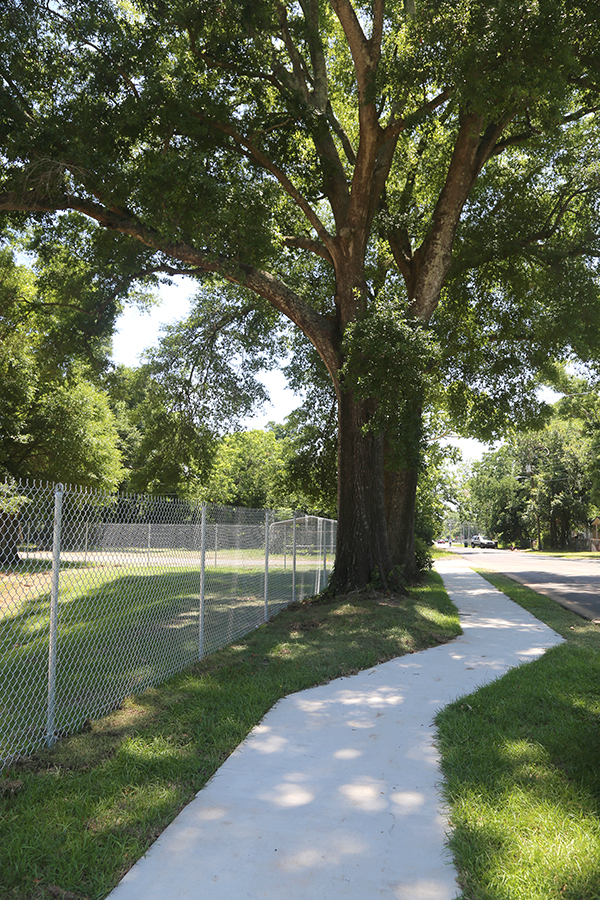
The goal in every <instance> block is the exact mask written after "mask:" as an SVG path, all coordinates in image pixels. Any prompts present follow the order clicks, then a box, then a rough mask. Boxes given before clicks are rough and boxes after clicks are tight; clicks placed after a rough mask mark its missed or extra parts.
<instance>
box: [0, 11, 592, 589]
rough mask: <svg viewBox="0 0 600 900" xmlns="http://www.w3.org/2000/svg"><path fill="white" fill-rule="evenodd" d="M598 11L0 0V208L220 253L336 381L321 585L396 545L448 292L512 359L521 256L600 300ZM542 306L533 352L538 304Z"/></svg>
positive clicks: (355, 577)
mask: <svg viewBox="0 0 600 900" xmlns="http://www.w3.org/2000/svg"><path fill="white" fill-rule="evenodd" d="M597 11H598V10H597V4H596V3H594V2H591V3H590V2H586V3H585V4H584V3H581V4H578V3H567V2H563V0H553V2H549V0H505V2H499V0H451V2H445V3H439V2H438V0H416V3H415V2H414V0H405V2H398V0H368V2H359V0H298V2H288V0H246V2H240V0H198V2H191V0H130V2H127V3H121V2H117V0H99V2H97V3H94V4H89V3H88V2H78V0H64V2H60V0H58V2H57V0H7V2H5V4H4V7H3V13H2V36H1V38H0V40H1V42H2V43H1V45H0V104H1V106H0V135H1V137H2V154H3V156H2V162H3V176H2V178H3V180H2V185H1V187H0V210H3V211H5V212H6V213H8V214H10V215H13V214H17V215H24V214H25V215H43V214H48V215H50V214H56V213H62V212H65V211H75V212H77V213H79V214H80V215H81V216H83V217H87V218H88V219H91V220H94V221H95V222H96V223H97V224H98V225H99V226H101V227H102V228H105V229H110V230H112V231H114V232H118V233H119V234H120V235H123V236H126V237H128V238H130V239H131V240H132V241H134V242H138V244H139V246H140V273H143V272H147V273H154V274H155V273H156V272H158V271H163V272H175V271H182V272H186V273H188V274H193V275H196V276H202V275H203V274H211V275H214V274H215V273H216V274H217V275H219V276H220V277H222V278H223V279H225V280H227V281H229V282H231V283H234V284H237V285H241V286H243V288H244V289H245V290H246V291H250V292H253V293H254V294H256V295H259V296H260V297H261V298H263V300H264V301H266V302H267V303H269V304H271V305H272V306H273V307H274V308H275V309H276V310H278V311H279V312H280V313H282V314H283V315H284V316H286V317H288V319H290V320H291V321H292V322H293V323H294V324H295V325H296V326H297V327H298V329H300V331H301V332H302V333H303V334H304V335H305V336H306V338H307V339H308V340H309V341H310V342H311V343H312V345H313V346H314V347H315V349H316V350H317V352H318V354H319V356H320V357H321V359H322V361H323V363H324V365H325V366H326V368H327V371H328V372H329V375H330V377H331V379H332V383H333V385H334V389H335V392H336V396H337V403H338V416H339V452H338V466H339V471H338V517H339V531H338V547H337V560H336V569H335V575H334V582H333V583H334V585H335V587H336V588H337V589H348V588H356V587H359V588H360V587H362V586H364V585H365V584H366V583H367V582H368V581H369V580H370V579H371V577H372V575H373V573H374V572H375V570H377V571H378V573H379V576H380V577H381V578H382V580H383V582H384V583H386V582H387V581H388V578H389V573H391V572H392V568H393V565H394V564H395V563H396V564H403V565H404V566H405V567H406V568H408V569H410V568H411V565H412V560H413V542H412V523H413V520H414V496H415V487H416V472H417V464H418V463H417V460H418V445H419V439H420V426H419V421H420V412H421V406H422V401H423V395H424V391H425V378H426V376H428V375H431V372H432V370H433V369H434V368H435V366H436V365H438V364H439V360H440V358H443V357H444V354H446V356H447V357H448V356H449V357H450V363H448V360H446V364H447V368H448V366H449V367H450V368H451V365H452V361H455V369H456V378H455V389H454V391H453V392H451V400H452V402H453V403H454V405H455V407H456V409H458V410H459V412H460V409H461V403H462V404H463V405H464V403H465V402H466V401H465V400H464V396H465V395H464V390H462V389H461V387H460V383H461V378H464V376H465V372H467V370H468V369H469V366H470V365H471V362H467V363H464V362H463V361H464V360H467V361H472V360H473V358H474V357H476V355H477V348H476V347H474V346H473V341H471V340H470V338H469V334H470V329H469V316H468V315H467V316H466V315H465V309H466V308H468V309H469V310H470V312H471V314H472V317H473V321H472V324H473V326H474V327H473V330H474V332H475V333H481V334H484V335H486V337H485V339H486V342H487V344H488V345H489V346H491V341H490V340H489V337H490V336H489V333H486V327H487V329H488V332H489V322H490V321H491V322H492V323H493V324H492V329H494V328H497V330H498V333H499V341H500V343H499V347H500V350H498V352H497V354H496V355H497V357H498V359H499V362H498V365H499V366H500V368H502V366H503V365H506V367H507V368H508V369H510V367H511V365H513V362H512V357H511V354H513V355H514V354H515V353H516V355H517V356H518V351H515V350H514V341H513V342H512V344H511V347H513V349H511V350H509V348H508V347H507V348H506V350H503V349H502V348H503V346H504V344H503V343H502V342H503V340H504V338H503V335H504V336H505V334H506V333H507V332H508V331H509V330H510V329H507V327H506V322H507V321H509V322H510V316H511V312H510V307H511V303H512V301H513V300H514V302H515V309H516V310H518V311H519V313H518V314H519V315H521V314H522V310H523V307H522V302H523V290H525V294H527V290H528V289H529V288H528V285H529V282H528V281H527V278H528V273H529V274H531V272H532V271H533V270H535V277H534V278H533V284H534V288H535V290H534V291H533V292H534V293H535V292H536V291H537V294H540V293H542V294H543V292H544V290H545V287H546V288H547V289H548V295H549V300H548V303H549V305H550V307H552V308H553V304H554V305H556V307H557V309H558V310H559V311H560V310H562V309H563V307H564V297H563V293H564V288H565V287H566V286H567V285H568V284H569V277H570V275H569V273H571V274H572V273H573V271H574V270H573V265H574V262H573V261H574V260H577V261H583V262H582V265H583V267H584V269H585V272H584V273H583V275H582V278H583V281H584V282H585V284H586V286H587V288H586V289H587V294H586V304H587V306H586V309H587V310H589V309H591V308H594V309H597V306H596V305H595V304H596V300H597V296H596V291H595V283H594V279H593V277H592V276H590V277H589V278H588V277H587V274H586V273H587V272H588V271H591V269H592V268H593V260H594V258H595V253H596V244H597V233H598V228H597V221H596V220H597V216H596V212H597V211H596V197H597V193H596V192H597V180H598V178H597V167H596V168H595V166H594V163H593V155H594V153H595V147H596V146H597V144H596V143H595V142H596V138H597V128H596V119H595V109H596V106H597V103H598V87H597V81H596V69H597V58H596V56H595V54H596V46H597V37H598V28H597V24H596V22H597ZM564 147H568V148H569V149H568V150H567V151H565V152H566V157H565V156H564V154H563V148H564ZM566 159H567V160H569V159H570V160H572V161H574V163H575V168H574V174H573V172H572V171H571V169H572V167H571V166H570V165H567V164H566V162H565V160H566ZM515 185H517V188H515ZM516 196H518V199H519V204H516V202H515V197H516ZM519 205H520V210H521V213H520V214H517V215H515V210H516V209H517V206H519ZM498 223H501V224H502V225H503V227H502V228H500V229H498V227H497V225H498ZM453 251H454V255H453ZM544 254H545V255H544ZM515 260H516V261H518V263H515V265H513V264H512V263H513V261H515ZM523 260H525V262H523ZM115 264H116V263H115ZM302 267H304V268H305V270H306V272H307V277H306V279H305V280H304V281H303V280H302V279H301V278H298V277H297V274H298V272H299V271H301V270H302ZM586 267H587V268H586ZM291 272H293V273H294V277H293V278H291V279H290V278H289V277H288V276H289V274H290V273H291ZM321 273H323V274H322V275H321ZM540 273H541V274H540ZM553 273H554V274H553ZM580 274H581V273H580ZM586 278H587V280H586ZM519 279H521V285H520V286H519ZM315 283H318V289H316V290H315ZM571 283H572V284H575V283H576V284H578V285H579V283H580V281H579V280H578V279H577V278H571ZM329 285H331V288H330V289H329ZM446 285H448V286H449V287H448V292H447V302H446V303H445V306H444V305H443V304H441V303H440V300H441V299H442V300H444V299H445V296H446V295H445V291H446V287H445V286H446ZM544 285H545V286H544ZM556 285H559V286H562V288H563V290H561V291H560V295H558V292H557V290H556V287H555V286H556ZM507 286H508V288H507ZM382 291H383V294H382ZM380 295H381V296H380ZM473 296H479V297H480V298H481V304H480V305H479V306H477V304H475V305H473V304H472V302H471V298H472V297H473ZM382 297H383V299H382ZM511 298H512V299H511ZM561 303H562V306H561ZM531 305H532V306H535V303H533V302H532V304H531ZM483 307H485V309H486V313H485V314H484V313H483V312H482V313H481V316H479V315H478V314H477V315H475V314H473V311H474V310H477V309H480V310H481V309H482V308H483ZM489 310H492V314H490V313H489ZM538 312H539V311H537V310H536V309H532V315H531V317H529V318H528V320H527V322H528V325H527V327H529V323H530V322H532V323H535V322H536V321H537V320H536V315H537V314H538ZM573 312H574V310H572V313H573ZM561 314H562V313H561ZM436 316H437V317H438V332H439V328H440V325H439V323H442V324H443V325H444V326H445V329H446V337H445V341H444V343H443V346H441V348H438V349H436V346H435V342H434V341H433V340H432V335H433V334H434V333H435V329H434V324H435V321H436ZM538 318H540V316H538ZM549 318H550V319H551V320H552V314H550V316H549ZM559 318H560V316H559ZM575 318H576V317H575V316H574V315H573V314H572V315H571V317H570V321H573V320H574V319H575ZM541 319H542V320H543V321H542V324H541V326H540V329H539V333H538V334H537V335H536V336H535V337H534V338H533V340H532V343H533V344H534V345H535V347H536V348H537V351H539V352H538V357H539V356H543V348H544V346H545V342H546V338H544V329H546V331H547V332H548V333H550V332H553V329H554V330H556V328H555V326H556V323H555V322H548V321H546V320H544V316H543V315H542V316H541ZM584 320H585V316H584ZM578 321H579V320H578ZM511 324H512V325H513V326H514V321H513V322H512V323H511ZM584 324H585V321H584ZM592 324H593V323H592ZM532 327H533V326H532ZM511 334H514V327H513V330H512V332H511ZM578 334H579V337H578V341H579V344H580V345H581V346H582V347H585V346H587V344H586V342H589V338H588V336H587V333H586V332H585V328H583V327H582V328H580V329H579V332H578ZM577 349H578V350H579V347H578V348H577ZM523 352H524V354H525V355H527V354H528V352H529V350H528V348H526V347H523ZM492 355H493V354H492ZM583 355H584V356H585V352H584V353H583ZM504 356H506V357H507V361H505V360H504ZM534 356H535V354H534ZM476 405H477V404H476ZM488 406H489V404H488ZM478 409H479V415H480V416H481V415H484V414H485V413H484V412H482V411H481V410H482V409H483V410H485V403H484V404H483V407H481V406H479V407H478ZM386 504H387V509H386Z"/></svg>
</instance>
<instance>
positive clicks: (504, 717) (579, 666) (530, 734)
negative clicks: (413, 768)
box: [436, 570, 600, 900]
mask: <svg viewBox="0 0 600 900" xmlns="http://www.w3.org/2000/svg"><path fill="white" fill-rule="evenodd" d="M478 571H479V574H481V575H483V576H484V578H486V579H487V580H488V581H489V582H490V583H491V584H492V585H493V586H494V587H496V588H498V589H499V590H501V591H503V593H505V594H506V595H507V596H508V597H510V599H511V600H514V601H515V602H516V603H518V604H519V605H520V606H522V607H524V608H525V609H527V610H529V611H530V612H531V613H532V614H533V615H534V616H536V618H538V619H540V620H541V621H543V622H545V623H546V624H547V625H549V626H550V627H551V628H553V629H554V630H555V631H557V632H558V633H559V634H561V635H562V636H563V637H564V639H565V643H564V644H562V645H560V646H558V647H555V648H553V649H551V650H549V651H548V652H547V653H545V654H544V656H543V657H541V658H540V659H539V660H536V661H535V662H532V663H530V664H528V665H523V666H520V667H518V668H516V669H513V670H511V671H510V672H509V673H508V674H507V675H505V676H504V677H503V678H501V679H499V680H497V681H495V682H493V683H492V684H490V685H487V686H485V687H483V688H481V689H480V690H478V691H476V692H474V693H473V694H471V695H470V696H468V697H463V698H461V699H460V700H458V701H457V702H455V703H453V704H451V705H450V706H448V707H446V708H445V709H444V710H443V711H442V712H440V713H439V714H438V716H437V719H436V723H437V727H438V741H439V748H440V752H441V755H442V769H443V772H444V776H445V788H444V791H445V795H446V799H447V801H448V805H449V808H450V819H451V825H452V833H451V836H450V838H449V845H450V848H451V850H452V852H453V854H454V859H455V864H456V865H457V867H458V870H459V873H460V880H461V886H462V889H463V892H464V893H463V897H464V898H468V900H598V898H600V628H599V627H598V626H596V625H593V624H592V623H591V622H588V621H587V620H585V619H582V618H580V617H579V616H577V615H576V614H575V613H572V612H570V611H569V610H566V609H564V608H563V607H561V606H559V604H558V603H555V602H554V601H552V600H550V599H549V598H547V597H544V596H542V595H540V594H537V593H536V592H535V591H532V590H531V589H530V588H527V587H525V586H523V585H520V584H517V583H516V582H515V581H513V580H512V579H510V578H508V577H506V576H504V575H498V574H496V573H492V572H488V571H484V570H478Z"/></svg>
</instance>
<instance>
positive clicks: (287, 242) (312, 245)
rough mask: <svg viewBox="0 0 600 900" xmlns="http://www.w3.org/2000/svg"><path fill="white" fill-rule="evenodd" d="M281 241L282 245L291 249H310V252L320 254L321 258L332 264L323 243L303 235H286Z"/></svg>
mask: <svg viewBox="0 0 600 900" xmlns="http://www.w3.org/2000/svg"><path fill="white" fill-rule="evenodd" d="M282 243H283V246H284V247H290V248H291V249H296V250H310V252H311V253H314V254H315V255H316V256H320V257H321V259H324V260H326V261H327V262H328V263H330V264H331V265H333V259H332V257H331V254H330V252H329V251H328V250H327V248H326V247H324V246H323V244H320V243H319V241H313V240H312V239H311V238H309V237H305V236H304V235H298V236H294V235H286V237H284V238H283V241H282Z"/></svg>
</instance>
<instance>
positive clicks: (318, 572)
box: [315, 519, 321, 594]
mask: <svg viewBox="0 0 600 900" xmlns="http://www.w3.org/2000/svg"><path fill="white" fill-rule="evenodd" d="M316 544H317V564H316V566H315V594H319V593H320V591H321V520H320V519H317V535H316Z"/></svg>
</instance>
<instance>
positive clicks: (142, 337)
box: [113, 278, 302, 428]
mask: <svg viewBox="0 0 600 900" xmlns="http://www.w3.org/2000/svg"><path fill="white" fill-rule="evenodd" d="M173 282H174V283H173V284H171V285H162V286H161V288H160V297H161V303H160V305H159V306H153V307H152V308H151V309H150V310H147V311H142V310H139V309H138V308H137V307H135V306H128V307H127V308H126V309H125V311H124V312H123V313H122V315H121V316H120V317H119V320H118V322H117V333H116V334H115V336H114V338H113V360H114V361H115V363H118V364H121V365H124V366H130V367H132V368H133V367H134V366H138V365H140V363H141V362H142V361H143V359H142V357H143V355H144V351H145V350H147V349H149V348H150V347H155V346H156V345H157V344H158V340H159V337H160V332H161V328H162V327H163V326H164V325H171V324H173V323H174V322H177V321H179V319H183V318H185V316H187V315H188V313H189V311H190V303H191V299H192V296H193V294H194V290H195V285H194V284H193V283H192V282H190V281H188V280H187V279H185V278H176V279H173ZM262 380H263V382H264V384H265V386H266V388H267V391H268V393H269V396H270V397H271V403H270V404H268V403H267V404H265V407H264V410H263V411H261V412H258V413H257V414H256V415H255V416H253V417H252V418H248V419H246V420H245V421H244V422H243V426H244V427H245V428H264V427H265V425H266V424H267V422H283V420H284V419H285V417H286V416H287V415H289V414H290V413H291V412H292V410H293V409H296V407H297V406H299V405H300V403H301V402H302V398H300V397H298V396H297V395H296V394H294V393H293V392H292V391H291V390H289V389H288V387H287V379H286V378H285V376H284V375H283V374H282V373H281V372H280V371H278V370H275V371H273V372H265V374H264V375H263V378H262Z"/></svg>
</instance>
